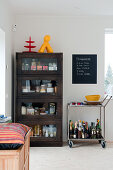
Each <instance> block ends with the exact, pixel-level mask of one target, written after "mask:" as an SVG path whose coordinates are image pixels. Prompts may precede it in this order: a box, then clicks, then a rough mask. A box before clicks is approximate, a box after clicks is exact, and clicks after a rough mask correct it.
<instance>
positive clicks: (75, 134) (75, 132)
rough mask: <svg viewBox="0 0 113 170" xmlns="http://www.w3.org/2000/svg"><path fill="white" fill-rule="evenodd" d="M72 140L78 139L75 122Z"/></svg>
mask: <svg viewBox="0 0 113 170" xmlns="http://www.w3.org/2000/svg"><path fill="white" fill-rule="evenodd" d="M73 138H74V139H77V138H78V129H77V121H76V122H75V127H74V134H73Z"/></svg>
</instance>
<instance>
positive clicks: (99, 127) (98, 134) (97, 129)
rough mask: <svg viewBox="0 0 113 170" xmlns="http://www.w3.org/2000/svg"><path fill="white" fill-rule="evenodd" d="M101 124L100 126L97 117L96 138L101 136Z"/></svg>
mask: <svg viewBox="0 0 113 170" xmlns="http://www.w3.org/2000/svg"><path fill="white" fill-rule="evenodd" d="M101 137H102V136H101V126H100V121H99V119H97V124H96V138H97V139H99V138H101Z"/></svg>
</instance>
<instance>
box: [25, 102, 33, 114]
mask: <svg viewBox="0 0 113 170" xmlns="http://www.w3.org/2000/svg"><path fill="white" fill-rule="evenodd" d="M27 115H34V108H33V107H32V104H29V105H28V106H27Z"/></svg>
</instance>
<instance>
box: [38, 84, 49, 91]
mask: <svg viewBox="0 0 113 170" xmlns="http://www.w3.org/2000/svg"><path fill="white" fill-rule="evenodd" d="M46 90H47V87H46V85H45V84H42V85H41V87H40V93H46Z"/></svg>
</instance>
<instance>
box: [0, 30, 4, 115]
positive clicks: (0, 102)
mask: <svg viewBox="0 0 113 170" xmlns="http://www.w3.org/2000/svg"><path fill="white" fill-rule="evenodd" d="M0 115H5V32H4V31H3V30H1V29H0Z"/></svg>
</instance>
